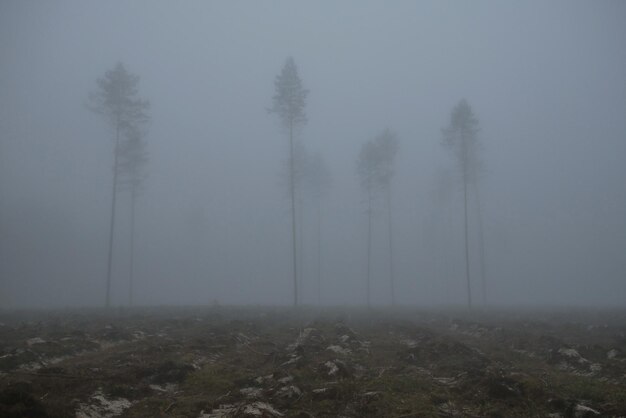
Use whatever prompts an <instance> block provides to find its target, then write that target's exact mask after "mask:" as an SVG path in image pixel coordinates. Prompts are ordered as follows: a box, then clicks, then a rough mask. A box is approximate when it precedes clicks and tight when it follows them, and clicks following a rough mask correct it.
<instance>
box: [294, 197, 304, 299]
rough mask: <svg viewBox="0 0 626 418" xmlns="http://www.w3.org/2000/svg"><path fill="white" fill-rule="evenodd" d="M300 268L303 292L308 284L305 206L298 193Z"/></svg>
mask: <svg viewBox="0 0 626 418" xmlns="http://www.w3.org/2000/svg"><path fill="white" fill-rule="evenodd" d="M298 195H299V196H298V218H297V223H296V224H297V225H298V234H299V235H298V256H299V258H298V267H299V269H300V271H299V272H298V273H299V274H298V275H299V277H300V280H302V283H301V284H302V286H300V291H301V292H302V291H303V289H304V287H303V286H304V284H305V283H306V279H305V276H304V254H305V252H304V204H303V203H302V193H301V192H298ZM300 299H301V300H302V299H303V295H300Z"/></svg>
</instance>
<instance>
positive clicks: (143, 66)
mask: <svg viewBox="0 0 626 418" xmlns="http://www.w3.org/2000/svg"><path fill="white" fill-rule="evenodd" d="M625 21H626V3H624V2H620V1H595V2H591V1H587V2H580V1H550V2H544V1H530V2H504V1H478V2H460V1H459V2H440V1H437V2H434V1H433V2H413V1H394V2H382V1H381V2H369V1H344V2H334V1H321V2H320V1H317V2H294V1H267V2H256V1H222V2H217V1H215V2H208V1H207V2H204V1H202V2H201V1H185V2H165V1H132V2H123V1H100V2H96V1H84V0H80V1H19V0H15V1H7V0H4V1H1V2H0V228H1V229H0V232H1V234H0V275H1V276H0V304H1V305H2V306H10V307H16V306H69V305H101V304H102V303H103V298H104V296H103V294H104V283H105V277H106V256H107V252H106V251H107V238H108V235H107V233H108V221H109V210H110V198H111V170H112V158H113V133H112V130H111V128H110V126H108V125H107V124H106V122H105V121H104V120H103V119H102V118H100V117H99V116H98V115H96V114H93V113H91V112H89V110H88V109H87V108H86V106H85V105H86V103H87V99H88V96H89V93H90V92H92V91H94V90H95V89H96V80H97V79H98V78H99V77H102V76H103V74H104V72H105V71H106V70H109V69H111V68H113V66H114V65H115V64H116V63H117V62H118V61H121V62H123V63H124V64H125V66H126V68H127V69H128V70H129V71H130V72H132V73H134V74H138V75H139V76H140V77H141V82H140V86H139V90H140V94H141V96H142V97H143V98H145V99H148V100H150V102H151V106H152V107H151V109H150V115H151V123H150V125H149V133H148V135H147V137H146V141H147V143H148V149H149V153H150V161H149V164H148V167H147V171H148V173H149V177H148V180H147V182H146V184H145V191H144V193H143V195H142V196H141V198H140V199H139V201H138V203H137V210H138V212H137V217H138V220H137V250H136V274H137V278H136V280H137V287H136V294H137V296H136V300H137V301H138V302H139V303H141V304H205V303H213V302H214V301H219V302H220V303H225V304H229V303H251V304H256V303H259V304H287V303H290V302H291V299H290V297H291V292H292V288H291V264H290V255H291V253H290V245H291V242H290V238H291V235H290V220H289V219H290V218H289V203H288V199H287V198H286V194H285V191H284V188H282V187H281V181H280V179H279V174H280V172H281V165H282V164H284V161H285V159H286V157H287V152H288V149H287V138H286V137H285V135H284V133H283V131H282V130H281V127H280V124H279V121H278V118H277V117H276V115H272V114H268V112H267V109H268V108H269V107H271V104H272V96H273V94H274V78H275V76H276V75H277V74H278V73H279V72H280V70H281V68H282V66H283V64H284V62H285V59H286V58H287V57H288V56H290V55H291V56H293V58H294V59H295V62H296V64H297V65H298V70H299V74H300V77H301V78H302V81H303V83H304V86H305V87H306V88H307V89H309V90H310V93H309V96H308V101H307V107H306V113H307V117H308V123H307V125H306V126H304V128H303V129H302V132H301V134H300V135H299V140H301V141H302V142H303V143H304V144H305V145H306V147H307V148H308V149H309V150H310V151H311V152H319V153H321V154H322V155H323V156H324V158H325V159H326V161H327V162H328V165H329V166H330V169H331V171H332V176H333V184H332V190H331V192H330V195H329V196H328V198H327V199H326V200H325V201H324V203H323V215H324V217H323V236H322V247H323V269H322V280H323V282H322V299H323V302H324V303H326V304H343V303H347V304H362V303H364V274H365V263H366V247H365V241H366V232H367V231H366V226H367V225H366V217H365V208H364V205H363V193H362V191H361V190H360V189H359V181H358V178H357V176H356V172H355V165H356V163H355V161H356V158H357V155H358V153H359V150H360V147H361V145H362V144H363V143H364V142H366V141H368V140H370V139H372V138H373V137H374V136H375V135H376V134H378V133H379V132H380V131H382V130H383V129H384V128H386V127H388V128H390V129H393V130H394V131H395V132H396V133H397V134H398V138H399V141H400V152H399V154H398V158H397V164H396V177H395V178H394V182H393V193H394V195H393V208H394V234H395V242H394V247H395V251H396V253H395V259H394V264H395V266H396V273H397V286H396V287H397V289H398V295H399V296H398V302H399V303H402V304H416V305H437V304H451V305H457V304H460V305H462V304H463V303H464V302H465V287H464V286H465V283H464V280H465V277H464V264H463V263H464V258H463V256H464V252H463V251H464V250H463V223H462V222H463V212H462V200H461V199H462V194H461V185H460V183H459V181H458V172H457V171H455V161H454V160H453V159H452V158H451V157H450V155H449V154H448V153H447V152H446V150H445V149H444V148H443V147H442V146H441V128H443V127H445V126H446V125H447V124H448V123H449V120H450V111H451V110H452V108H453V107H454V106H455V105H456V104H457V103H458V102H459V100H461V99H462V98H465V99H467V100H468V102H469V103H470V104H471V106H472V108H473V110H474V112H475V114H476V116H477V117H478V119H479V121H480V127H481V130H480V133H479V140H480V142H481V159H482V161H483V162H484V166H485V169H484V172H483V175H482V177H481V179H480V186H479V187H480V197H481V205H482V212H483V222H484V231H485V232H484V234H485V246H486V247H485V249H486V254H485V255H486V262H487V276H486V277H487V281H488V282H487V283H488V298H489V302H490V303H492V304H497V305H503V306H507V305H515V306H518V305H559V306H563V305H618V306H623V303H624V300H626V161H625V159H626V48H625V45H626V44H625V41H626V25H624V22H625ZM472 199H473V197H472ZM472 202H474V200H472ZM118 203H119V206H118V214H119V216H118V223H117V225H116V228H117V233H116V241H115V248H116V250H115V253H114V274H113V293H112V295H113V303H114V304H116V305H118V304H125V303H127V297H126V295H127V290H126V288H127V281H128V211H129V209H128V196H127V195H126V194H124V193H122V194H120V198H119V202H118ZM472 207H473V208H475V202H474V203H472ZM383 208H384V206H382V205H380V210H379V211H378V213H375V219H374V238H373V239H374V253H373V270H372V273H373V276H372V280H373V288H372V292H373V301H374V302H375V303H378V304H387V303H389V290H388V285H387V280H388V279H387V276H386V272H387V271H388V267H387V263H388V258H387V253H386V248H387V247H386V245H387V241H386V236H387V235H386V229H385V226H386V225H385V222H384V220H385V215H384V210H383ZM313 215H314V214H313V209H312V208H310V207H307V206H305V207H304V214H303V217H304V219H305V222H304V224H303V232H304V236H303V246H304V249H303V254H304V256H303V260H302V262H303V269H304V275H303V278H302V281H303V282H302V292H303V293H302V298H303V301H304V302H305V303H315V302H316V290H315V289H316V287H315V285H314V280H315V277H316V276H315V274H314V271H315V270H314V269H315V265H314V264H315V262H316V261H315V260H316V253H314V249H315V248H314V247H315V245H316V244H315V241H314V239H315V235H314V229H315V228H314V219H313ZM470 223H471V225H472V226H471V233H470V237H471V240H472V241H471V244H470V246H471V249H470V253H471V255H472V261H471V262H472V275H473V276H472V277H473V279H472V280H475V282H474V284H473V294H474V297H475V298H476V300H477V301H480V285H479V282H478V280H479V277H480V271H479V269H478V265H477V263H476V260H477V255H476V254H477V253H476V246H475V242H476V226H475V225H476V217H475V210H474V211H471V213H470Z"/></svg>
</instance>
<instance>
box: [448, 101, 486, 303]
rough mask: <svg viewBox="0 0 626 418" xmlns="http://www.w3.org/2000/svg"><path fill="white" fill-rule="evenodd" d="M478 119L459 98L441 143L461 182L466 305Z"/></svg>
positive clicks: (468, 293) (470, 297)
mask: <svg viewBox="0 0 626 418" xmlns="http://www.w3.org/2000/svg"><path fill="white" fill-rule="evenodd" d="M477 133H478V119H477V118H476V117H475V116H474V113H473V111H472V108H471V107H470V105H469V104H468V103H467V101H466V100H465V99H463V100H461V101H460V102H459V104H457V105H456V106H455V107H454V109H452V114H451V116H450V125H448V127H446V128H444V129H442V134H443V145H444V146H445V147H446V148H448V150H450V152H451V153H452V154H453V155H454V157H455V158H456V160H457V164H458V167H459V169H460V171H461V181H462V183H463V215H464V227H465V228H464V233H465V234H464V237H465V278H466V281H467V306H468V307H469V308H471V307H472V286H471V280H470V265H469V238H468V222H467V194H468V186H469V184H470V182H472V181H473V179H474V178H475V176H476V173H477V170H478V160H477V147H478V140H477Z"/></svg>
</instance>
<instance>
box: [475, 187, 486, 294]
mask: <svg viewBox="0 0 626 418" xmlns="http://www.w3.org/2000/svg"><path fill="white" fill-rule="evenodd" d="M474 191H475V192H476V211H477V212H478V213H477V215H478V245H479V246H480V272H481V274H482V277H481V279H482V280H481V285H482V296H483V306H487V266H486V264H485V238H484V235H483V215H482V207H481V203H480V194H479V191H478V182H474Z"/></svg>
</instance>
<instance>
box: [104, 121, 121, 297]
mask: <svg viewBox="0 0 626 418" xmlns="http://www.w3.org/2000/svg"><path fill="white" fill-rule="evenodd" d="M119 146H120V121H119V120H118V121H117V123H116V126H115V148H114V150H113V153H114V156H113V192H112V196H111V220H110V223H109V257H108V262H107V282H106V297H105V307H107V308H108V307H109V306H111V266H112V264H113V236H114V232H115V198H116V196H117V171H118V167H117V159H118V153H119Z"/></svg>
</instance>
